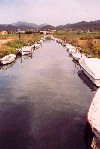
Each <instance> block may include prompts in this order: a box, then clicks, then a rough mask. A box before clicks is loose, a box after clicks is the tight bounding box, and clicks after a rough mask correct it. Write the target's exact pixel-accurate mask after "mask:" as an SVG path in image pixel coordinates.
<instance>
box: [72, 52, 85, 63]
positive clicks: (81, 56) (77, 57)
mask: <svg viewBox="0 0 100 149" xmlns="http://www.w3.org/2000/svg"><path fill="white" fill-rule="evenodd" d="M72 57H73V59H74V60H75V61H78V62H79V60H83V59H84V58H86V56H85V55H84V54H82V53H72Z"/></svg>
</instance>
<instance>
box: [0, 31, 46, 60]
mask: <svg viewBox="0 0 100 149" xmlns="http://www.w3.org/2000/svg"><path fill="white" fill-rule="evenodd" d="M41 37H43V35H41V34H39V33H34V34H22V35H21V38H20V39H19V38H18V34H8V35H0V39H2V40H7V39H12V40H11V41H9V42H7V43H5V44H2V45H0V57H3V56H5V55H7V54H10V53H14V54H16V48H21V47H23V46H27V45H28V43H32V44H34V43H35V42H37V41H39V40H40V39H41Z"/></svg>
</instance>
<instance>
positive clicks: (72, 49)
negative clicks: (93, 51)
mask: <svg viewBox="0 0 100 149" xmlns="http://www.w3.org/2000/svg"><path fill="white" fill-rule="evenodd" d="M68 52H69V54H72V53H76V48H74V47H71V48H69V50H68Z"/></svg>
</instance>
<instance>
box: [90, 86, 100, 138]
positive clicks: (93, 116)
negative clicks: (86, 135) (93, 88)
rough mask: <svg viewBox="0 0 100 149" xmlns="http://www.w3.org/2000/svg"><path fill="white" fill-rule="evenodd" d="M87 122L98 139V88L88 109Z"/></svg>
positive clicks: (99, 114)
mask: <svg viewBox="0 0 100 149" xmlns="http://www.w3.org/2000/svg"><path fill="white" fill-rule="evenodd" d="M87 118H88V122H89V124H90V126H91V128H92V131H93V132H94V134H95V136H96V137H97V138H98V139H99V141H100V88H99V89H98V90H97V92H96V94H95V96H94V98H93V101H92V103H91V105H90V108H89V111H88V117H87Z"/></svg>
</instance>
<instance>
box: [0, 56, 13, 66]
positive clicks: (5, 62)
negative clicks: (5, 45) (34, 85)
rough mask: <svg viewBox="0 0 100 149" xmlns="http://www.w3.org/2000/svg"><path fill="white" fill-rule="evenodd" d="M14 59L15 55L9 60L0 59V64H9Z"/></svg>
mask: <svg viewBox="0 0 100 149" xmlns="http://www.w3.org/2000/svg"><path fill="white" fill-rule="evenodd" d="M15 59H16V56H14V57H13V58H12V59H10V60H1V64H2V65H6V64H10V63H12V62H14V61H15Z"/></svg>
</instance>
